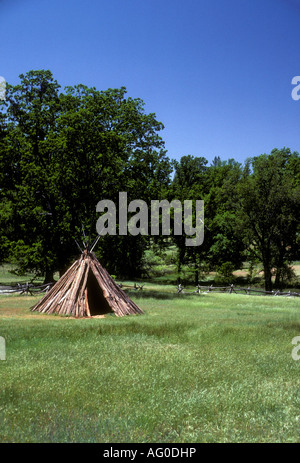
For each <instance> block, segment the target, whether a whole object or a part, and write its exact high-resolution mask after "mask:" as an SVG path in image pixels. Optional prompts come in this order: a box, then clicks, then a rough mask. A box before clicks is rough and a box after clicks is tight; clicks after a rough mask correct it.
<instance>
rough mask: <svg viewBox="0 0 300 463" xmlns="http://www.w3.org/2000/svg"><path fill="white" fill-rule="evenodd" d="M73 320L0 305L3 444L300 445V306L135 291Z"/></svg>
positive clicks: (9, 300) (1, 300)
mask: <svg viewBox="0 0 300 463" xmlns="http://www.w3.org/2000/svg"><path fill="white" fill-rule="evenodd" d="M132 298H133V299H134V300H135V301H136V302H137V303H138V304H139V305H140V307H141V308H142V309H144V311H145V315H141V316H131V317H126V318H116V317H114V316H112V315H110V316H107V317H106V318H94V319H81V320H76V319H71V318H61V317H58V316H46V315H42V314H38V313H31V312H30V310H29V307H30V306H31V305H32V304H33V303H34V302H35V301H36V299H37V298H36V297H31V296H3V295H2V296H1V297H0V336H3V337H4V338H5V341H6V360H5V361H0V377H1V387H0V441H1V442H106V443H113V442H126V443H130V442H132V443H137V442H150V443H161V442H167V443H168V442H172V443H176V442H177V443H179V442H180V443H195V442H299V441H300V388H299V383H300V381H299V372H300V361H295V360H293V359H292V356H291V352H292V348H293V345H292V339H293V337H295V336H299V335H300V322H299V313H300V300H299V299H298V298H295V299H293V298H291V299H287V298H279V297H278V298H277V297H266V296H246V295H236V294H231V295H229V294H203V295H200V296H199V295H185V296H184V295H177V294H176V293H175V294H169V295H168V294H160V293H158V292H154V291H152V292H151V291H144V292H140V293H133V294H132Z"/></svg>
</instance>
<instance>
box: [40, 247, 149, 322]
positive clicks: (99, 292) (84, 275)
mask: <svg viewBox="0 0 300 463" xmlns="http://www.w3.org/2000/svg"><path fill="white" fill-rule="evenodd" d="M31 310H32V311H38V312H42V313H47V314H59V315H67V316H73V317H92V316H95V315H103V314H107V313H114V314H115V315H116V316H118V317H122V316H124V315H132V314H143V313H144V312H143V311H142V310H141V309H140V308H139V307H138V306H137V305H136V304H135V303H134V302H133V301H132V300H131V299H130V298H129V297H128V295H127V294H126V293H125V292H124V291H123V290H122V289H121V288H120V287H119V286H118V285H117V284H116V283H115V281H114V280H113V279H112V277H111V276H110V275H109V273H108V272H107V270H106V269H105V268H103V267H102V265H101V264H100V262H99V261H98V259H97V258H96V256H95V254H94V253H93V252H91V251H89V250H88V249H85V250H84V251H83V252H82V254H81V256H80V258H79V259H78V260H76V261H75V262H74V263H73V265H72V266H71V267H70V268H69V269H68V270H67V271H66V273H65V274H64V275H62V277H61V278H60V279H59V280H58V281H57V282H56V283H55V284H54V286H53V287H52V288H51V289H50V290H49V291H48V293H47V294H45V296H44V297H43V298H42V299H41V300H40V301H39V302H38V303H37V304H36V305H35V306H33V307H32V308H31Z"/></svg>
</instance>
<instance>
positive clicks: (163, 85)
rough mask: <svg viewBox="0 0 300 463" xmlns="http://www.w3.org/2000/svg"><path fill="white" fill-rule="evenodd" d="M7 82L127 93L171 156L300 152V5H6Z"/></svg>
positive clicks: (184, 1) (235, 1) (98, 1)
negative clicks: (152, 121)
mask: <svg viewBox="0 0 300 463" xmlns="http://www.w3.org/2000/svg"><path fill="white" fill-rule="evenodd" d="M0 31H1V41H0V75H1V76H3V77H4V78H5V79H6V80H7V81H8V82H9V83H11V84H16V83H18V82H19V79H18V76H19V74H21V73H26V72H27V71H29V70H31V69H34V70H36V69H50V70H51V71H52V73H53V75H54V78H55V79H56V80H57V81H58V82H59V83H60V85H61V86H62V87H64V86H66V85H75V84H79V83H82V84H85V85H88V86H95V87H96V88H97V89H99V90H106V89H107V88H109V87H110V88H119V87H121V86H125V87H127V90H128V95H129V96H132V97H133V98H135V97H139V98H142V99H143V100H144V101H145V103H146V106H145V110H146V112H155V113H156V116H157V119H158V120H160V121H161V122H163V124H164V125H165V129H164V131H163V132H162V133H161V135H162V137H163V139H164V140H165V143H166V149H167V150H168V155H169V157H170V158H172V159H174V158H175V159H179V158H180V157H181V156H182V155H187V154H191V155H194V156H204V157H206V158H207V159H208V161H209V162H210V161H212V159H213V158H214V156H220V157H221V159H223V160H227V159H229V158H234V159H236V160H238V161H240V162H243V161H244V160H245V159H246V158H247V157H249V156H256V155H259V154H261V153H269V152H270V151H271V150H272V149H273V148H275V147H276V148H282V147H284V146H285V147H289V148H291V150H292V151H299V152H300V100H299V101H294V100H293V99H292V97H291V91H292V88H293V86H292V85H291V80H292V78H293V77H294V76H297V75H300V40H299V38H300V33H299V31H300V0H105V1H104V0H82V1H79V0H59V1H58V0H0Z"/></svg>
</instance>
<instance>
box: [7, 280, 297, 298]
mask: <svg viewBox="0 0 300 463" xmlns="http://www.w3.org/2000/svg"><path fill="white" fill-rule="evenodd" d="M52 285H53V283H48V284H43V285H36V284H34V283H18V284H17V285H13V286H1V285H0V294H10V293H18V294H20V295H21V294H26V295H30V296H33V295H35V294H40V293H47V292H48V291H49V289H50V288H51V286H52ZM119 286H120V288H122V289H124V290H125V291H126V290H129V289H131V290H134V291H142V290H143V289H144V286H145V283H144V284H138V283H134V285H133V286H131V285H124V284H123V283H119ZM176 289H177V294H201V293H202V294H207V293H210V292H220V293H229V294H233V293H235V294H238V293H243V294H248V295H254V294H264V295H269V296H286V297H300V293H297V292H294V291H280V290H274V291H264V290H263V289H252V288H250V287H248V288H240V287H237V286H234V285H229V286H212V285H210V286H202V285H197V286H196V289H195V290H194V291H192V290H187V289H186V288H184V286H183V285H181V284H178V285H177V288H176ZM146 291H147V288H146Z"/></svg>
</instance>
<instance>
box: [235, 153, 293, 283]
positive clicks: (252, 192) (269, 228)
mask: <svg viewBox="0 0 300 463" xmlns="http://www.w3.org/2000/svg"><path fill="white" fill-rule="evenodd" d="M249 166H250V167H251V169H252V172H250V173H249ZM299 168H300V158H299V154H298V153H296V152H293V153H291V151H290V149H288V148H284V149H282V150H278V149H275V150H273V151H272V152H271V154H270V155H266V154H263V155H261V156H258V157H255V158H253V159H251V160H250V161H249V163H248V164H247V173H246V175H245V178H244V179H243V181H242V182H241V183H240V185H239V197H240V200H239V205H240V214H239V219H240V231H241V233H243V236H244V240H245V244H246V246H247V249H248V252H249V253H250V255H251V254H253V255H254V256H255V257H256V258H257V259H258V260H259V261H260V262H262V265H263V269H264V279H265V289H266V290H267V291H270V290H272V287H273V284H272V274H273V270H275V273H276V285H280V283H281V282H280V279H281V276H282V272H283V270H284V269H286V268H287V266H288V265H289V264H290V263H291V261H292V260H293V259H294V258H295V257H296V256H297V255H298V254H297V253H298V249H299V247H298V246H299V206H300V184H299Z"/></svg>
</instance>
